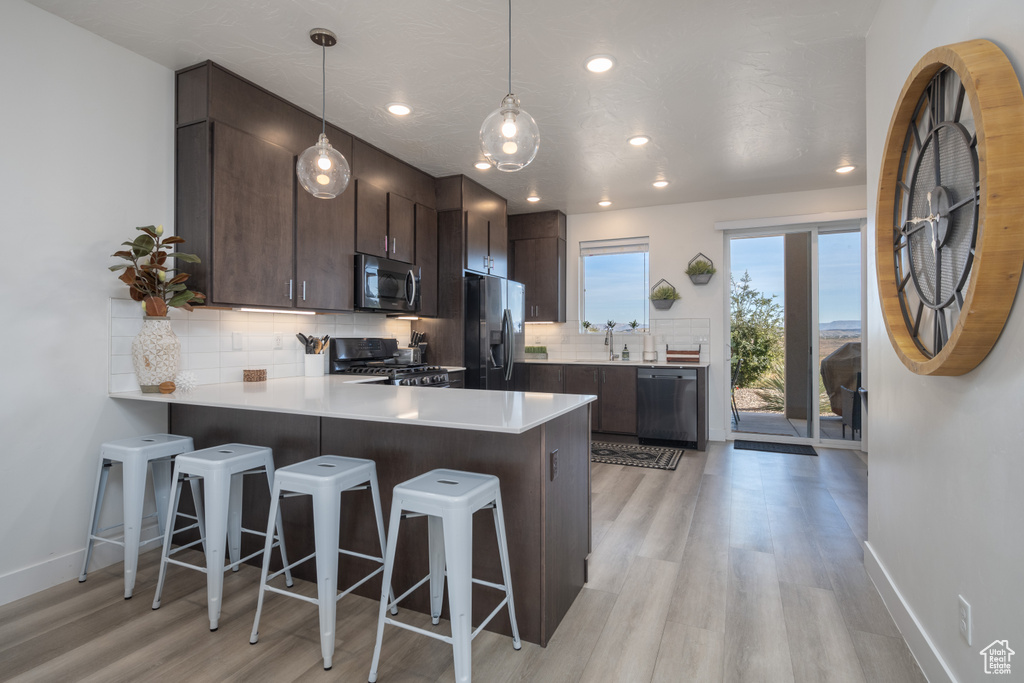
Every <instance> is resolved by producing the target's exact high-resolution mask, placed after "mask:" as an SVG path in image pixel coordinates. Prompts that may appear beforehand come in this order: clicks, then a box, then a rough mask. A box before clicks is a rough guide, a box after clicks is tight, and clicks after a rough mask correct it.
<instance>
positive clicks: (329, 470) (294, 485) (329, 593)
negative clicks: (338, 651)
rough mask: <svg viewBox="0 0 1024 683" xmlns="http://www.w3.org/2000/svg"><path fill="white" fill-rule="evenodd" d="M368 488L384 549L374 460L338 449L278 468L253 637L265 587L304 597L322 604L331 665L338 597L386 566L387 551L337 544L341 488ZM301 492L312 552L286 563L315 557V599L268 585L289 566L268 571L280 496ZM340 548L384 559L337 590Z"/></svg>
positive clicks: (323, 639) (323, 646)
mask: <svg viewBox="0 0 1024 683" xmlns="http://www.w3.org/2000/svg"><path fill="white" fill-rule="evenodd" d="M367 489H369V491H370V493H371V495H372V496H373V513H374V516H375V518H376V520H377V536H378V539H379V542H380V550H381V553H382V554H383V552H384V546H385V540H384V517H383V515H382V514H381V508H380V489H379V488H378V486H377V466H376V465H375V464H374V462H373V461H372V460H363V459H359V458H346V457H342V456H339V455H321V456H320V457H317V458H313V459H311V460H306V461H305V462H300V463H296V464H294V465H288V466H287V467H282V468H281V469H279V470H278V471H277V472H276V474H275V476H274V490H273V493H272V494H271V503H270V514H269V516H268V520H267V547H266V548H265V549H264V554H263V573H262V575H261V578H260V596H259V600H258V601H257V602H256V619H255V620H254V621H253V624H252V635H251V636H250V637H249V642H250V643H252V644H255V643H256V641H257V640H258V639H259V626H260V614H261V612H262V611H263V596H264V593H265V591H273V592H274V593H280V594H281V595H287V596H289V597H292V598H298V599H299V600H305V601H306V602H311V603H313V604H315V605H319V607H320V651H321V653H322V654H323V658H324V669H330V668H331V665H332V662H333V658H334V627H335V620H336V614H337V604H338V600H340V599H341V598H342V597H343V596H345V595H348V594H349V593H351V592H352V591H353V590H355V589H356V588H358V587H359V586H361V585H363V584H364V583H366V582H367V581H369V580H370V579H372V578H373V577H374V576H376V575H377V574H380V573H381V572H382V571H384V566H383V565H384V558H383V557H373V556H371V555H363V554H362V553H357V552H352V551H350V550H345V549H343V548H339V547H338V534H339V533H340V527H341V494H342V493H343V492H346V491H366V490H367ZM302 495H308V496H312V497H313V537H314V552H313V553H312V554H310V555H307V556H306V557H304V558H302V559H301V560H298V561H297V562H293V563H292V564H291V565H287V566H286V569H293V568H295V567H297V566H298V565H300V564H302V563H303V562H306V561H308V560H310V559H312V558H313V557H316V578H317V599H315V600H314V599H313V598H309V597H306V596H304V595H298V594H297V593H293V592H291V591H286V590H282V589H280V588H275V587H273V586H270V585H268V582H269V581H271V580H272V579H274V578H276V577H278V576H280V575H281V574H282V573H283V572H284V571H285V569H281V570H280V571H277V572H275V573H273V574H271V575H270V576H267V572H268V571H269V570H270V544H271V541H272V539H273V537H272V534H273V531H274V523H275V519H277V518H278V516H279V515H280V509H279V506H280V500H281V498H282V497H284V498H291V497H293V496H302ZM339 554H343V555H350V556H352V557H361V558H363V559H366V560H373V561H374V562H380V563H381V566H380V567H378V568H377V569H375V570H374V571H373V572H371V573H370V574H367V575H366V576H365V577H363V578H362V579H360V580H359V581H358V582H356V583H354V584H353V585H351V586H349V587H348V588H347V589H345V590H344V591H342V592H341V593H338V555H339ZM391 597H394V593H391ZM397 611H398V609H397V608H394V612H397Z"/></svg>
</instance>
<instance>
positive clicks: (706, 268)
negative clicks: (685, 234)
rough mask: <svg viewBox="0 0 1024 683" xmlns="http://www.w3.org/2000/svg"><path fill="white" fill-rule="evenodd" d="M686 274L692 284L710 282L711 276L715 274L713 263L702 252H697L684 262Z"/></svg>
mask: <svg viewBox="0 0 1024 683" xmlns="http://www.w3.org/2000/svg"><path fill="white" fill-rule="evenodd" d="M686 274H687V275H688V276H689V278H690V282H692V283H693V284H695V285H706V284H707V283H709V282H711V276H713V275H714V274H715V263H714V261H712V260H711V259H710V258H708V257H707V256H705V255H704V254H702V253H700V252H697V255H696V256H694V257H693V258H692V259H690V262H689V263H687V264H686Z"/></svg>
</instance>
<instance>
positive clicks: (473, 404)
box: [110, 375, 597, 434]
mask: <svg viewBox="0 0 1024 683" xmlns="http://www.w3.org/2000/svg"><path fill="white" fill-rule="evenodd" d="M356 378H358V380H362V381H364V382H365V381H366V379H365V376H360V375H357V376H356ZM352 380H353V377H352V376H346V375H324V376H323V377H285V378H281V379H270V380H267V381H265V382H232V383H227V384H206V385H201V386H199V387H196V388H195V389H194V390H193V391H191V392H188V393H185V392H180V391H179V392H175V393H173V394H143V393H142V392H141V391H128V392H123V393H115V394H110V396H111V397H113V398H115V399H119V400H134V401H150V402H155V403H181V404H184V405H195V406H210V407H214V408H238V409H243V410H263V411H269V412H274V413H294V414H297V415H318V416H320V417H335V418H343V419H347V420H364V421H367V422H385V423H388V424H409V425H423V426H428V427H444V428H448V429H466V430H472V431H484V432H501V433H506V434H521V433H523V432H526V431H529V430H530V429H533V428H534V427H538V426H540V425H542V424H544V423H545V422H548V421H550V420H552V419H554V418H556V417H559V416H561V415H564V414H566V413H569V412H572V411H573V410H576V409H577V408H580V407H581V406H585V405H586V404H588V403H590V402H591V401H595V400H597V397H596V396H574V395H569V394H543V393H533V392H521V391H480V390H475V389H439V388H432V387H396V386H390V385H384V386H380V385H374V384H362V383H360V381H352Z"/></svg>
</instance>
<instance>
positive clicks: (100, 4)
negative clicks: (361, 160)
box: [30, 0, 879, 213]
mask: <svg viewBox="0 0 1024 683" xmlns="http://www.w3.org/2000/svg"><path fill="white" fill-rule="evenodd" d="M30 1H31V2H32V3H33V4H35V5H37V6H39V7H41V8H43V9H45V10H48V11H50V12H53V13H54V14H57V15H58V16H61V17H63V18H65V19H67V20H68V21H70V22H72V23H74V24H77V25H79V26H82V27H84V28H86V29H88V30H89V31H92V32H94V33H96V34H98V35H100V36H102V37H104V38H107V39H108V40H111V41H113V42H114V43H117V44H119V45H122V46H124V47H126V48H128V49H129V50H132V51H134V52H137V53H139V54H140V55H144V56H146V57H148V58H150V59H152V60H154V61H156V62H158V63H160V64H162V65H164V66H166V67H168V68H170V69H180V68H182V67H186V66H189V65H191V64H194V63H196V62H199V61H203V60H206V59H211V60H213V61H215V62H217V63H219V64H221V65H223V66H225V67H226V68H228V69H230V70H231V71H234V72H236V73H238V74H240V75H241V76H244V77H246V78H248V79H250V80H252V81H254V82H255V83H257V84H259V85H261V86H263V87H265V88H267V89H268V90H271V91H273V92H275V93H277V94H279V95H281V96H282V97H284V98H286V99H288V100H291V101H292V102H295V103H296V104H298V105H300V106H302V107H304V108H306V109H308V110H310V111H313V112H319V111H320V48H318V47H317V46H315V45H314V44H313V43H312V42H310V40H309V38H308V32H309V29H311V28H313V27H319V26H322V27H325V28H329V29H331V30H333V31H334V32H335V33H337V34H338V38H339V42H338V45H337V46H336V47H333V48H331V49H329V50H328V51H327V118H328V120H329V121H331V122H333V123H335V124H337V125H338V126H340V127H342V128H344V129H346V130H348V131H350V132H351V133H353V134H355V135H357V136H358V137H360V138H363V139H364V140H367V141H368V142H370V143H372V144H374V145H376V146H378V147H380V148H382V149H384V150H386V151H388V152H390V153H391V154H394V155H395V156H397V157H399V158H401V159H404V160H405V161H407V162H409V163H411V164H413V165H414V166H417V167H419V168H421V169H423V170H424V171H426V172H428V173H430V174H432V175H435V176H444V175H451V174H454V173H465V174H467V175H469V176H470V177H473V178H475V179H477V180H479V181H480V182H481V183H482V184H484V185H486V186H487V187H489V188H491V189H493V190H494V191H496V192H498V193H499V194H501V195H503V196H505V197H507V198H508V199H509V211H510V212H511V213H518V212H526V211H540V210H545V209H554V208H558V209H562V210H565V211H567V212H568V213H585V212H590V211H599V210H601V209H599V208H598V207H597V204H596V203H597V201H598V200H600V199H605V198H607V199H610V200H611V201H612V202H613V206H612V207H611V208H612V209H621V208H630V207H638V206H651V205H657V204H672V203H677V202H691V201H702V200H710V199H721V198H727V197H738V196H747V195H757V194H771V193H777V192H791V191H797V190H811V189H820V188H828V187H838V186H843V185H861V184H863V183H864V182H865V178H866V174H865V173H864V163H865V155H866V152H865V148H866V143H865V102H864V98H865V87H864V61H865V55H864V44H865V43H864V36H865V34H866V33H867V29H868V27H869V25H870V23H871V19H872V18H873V16H874V13H875V10H876V8H877V6H878V3H879V0H853V1H852V2H851V0H717V1H715V2H708V1H707V0H700V1H697V0H643V1H636V0H634V1H633V2H624V1H622V2H614V1H608V0H603V1H602V0H587V1H586V2H584V1H583V0H515V2H513V6H512V12H513V15H512V69H513V71H512V89H513V91H514V92H515V94H516V95H517V96H518V97H519V98H520V100H521V101H522V106H523V108H524V109H526V110H527V111H529V112H530V113H531V114H532V115H533V117H534V118H535V119H536V120H537V123H538V125H539V127H540V133H541V146H540V153H539V154H538V155H537V158H536V160H535V161H534V162H533V163H532V164H531V165H530V166H528V167H527V168H526V169H524V170H522V171H520V172H518V173H501V172H499V171H496V170H489V171H484V172H481V171H478V170H476V169H474V168H473V163H474V162H476V161H478V160H480V158H481V154H480V152H479V143H478V137H477V134H478V131H479V128H480V124H481V122H482V121H483V119H484V117H486V116H487V114H488V113H489V112H490V111H491V110H493V109H495V108H496V107H497V106H498V104H499V103H500V102H501V99H502V97H504V95H505V93H506V89H507V79H508V72H507V69H508V61H507V60H508V52H507V50H508V43H507V35H508V34H507V31H508V24H507V21H508V19H507V12H508V7H507V4H506V3H505V2H503V1H502V0H330V1H327V0H174V1H173V2H167V1H165V0H30ZM598 53H606V54H611V55H614V57H615V58H616V60H617V62H618V63H617V66H616V67H615V68H614V69H612V70H611V71H609V72H607V73H605V74H592V73H589V72H587V71H586V70H585V69H584V68H583V62H584V60H585V59H586V58H587V57H588V56H590V55H593V54H598ZM393 101H402V102H405V103H408V104H409V105H411V106H412V107H413V109H414V111H413V113H412V114H411V115H410V116H407V117H405V118H403V119H397V118H395V117H393V116H392V115H390V114H388V113H387V112H386V111H385V109H384V107H385V105H387V104H388V103H389V102H393ZM637 133H644V134H646V135H649V136H650V137H651V138H652V141H651V143H650V144H648V145H646V146H645V147H640V148H636V147H632V146H630V145H628V144H627V143H626V139H627V138H628V137H629V136H631V135H634V134H637ZM312 142H313V141H312V140H311V141H310V143H311V144H312ZM842 163H851V164H855V165H856V166H857V167H858V168H857V170H856V171H854V172H853V173H851V174H848V175H846V176H839V175H837V174H836V173H834V172H833V169H834V168H835V167H836V166H838V165H840V164H842ZM658 177H664V178H665V179H666V180H668V181H670V183H671V184H670V185H669V186H668V187H666V188H664V189H661V190H658V189H655V188H653V187H652V186H651V183H652V181H654V180H655V179H657V178H658ZM532 193H536V194H538V195H540V197H541V198H542V199H541V201H540V202H538V203H536V204H530V203H527V202H526V200H525V198H526V197H527V196H528V195H530V194H532Z"/></svg>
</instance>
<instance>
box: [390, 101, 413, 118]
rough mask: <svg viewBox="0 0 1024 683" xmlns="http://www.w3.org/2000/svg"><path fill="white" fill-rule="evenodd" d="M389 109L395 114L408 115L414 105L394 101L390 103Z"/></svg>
mask: <svg viewBox="0 0 1024 683" xmlns="http://www.w3.org/2000/svg"><path fill="white" fill-rule="evenodd" d="M388 111H389V112H391V113H392V114H394V115H395V116H408V115H409V114H411V113H412V107H410V106H409V105H408V104H402V103H401V102H392V103H391V104H389V105H388Z"/></svg>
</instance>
